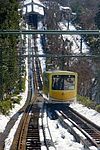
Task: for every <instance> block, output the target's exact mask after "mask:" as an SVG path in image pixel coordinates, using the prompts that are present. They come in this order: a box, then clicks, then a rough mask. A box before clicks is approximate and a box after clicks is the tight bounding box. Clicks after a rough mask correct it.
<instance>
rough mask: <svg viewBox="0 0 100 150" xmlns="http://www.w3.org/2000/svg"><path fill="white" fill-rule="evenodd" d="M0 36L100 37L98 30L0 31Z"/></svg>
mask: <svg viewBox="0 0 100 150" xmlns="http://www.w3.org/2000/svg"><path fill="white" fill-rule="evenodd" d="M0 34H1V35H3V34H4V35H5V34H53V35H58V34H67V35H87V34H88V35H100V30H63V31H62V30H0Z"/></svg>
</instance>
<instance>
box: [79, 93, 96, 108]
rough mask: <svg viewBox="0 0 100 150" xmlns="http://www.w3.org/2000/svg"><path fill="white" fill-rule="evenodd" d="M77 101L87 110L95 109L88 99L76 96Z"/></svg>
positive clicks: (93, 103)
mask: <svg viewBox="0 0 100 150" xmlns="http://www.w3.org/2000/svg"><path fill="white" fill-rule="evenodd" d="M77 100H78V101H79V102H80V103H82V104H83V105H85V106H87V107H88V108H93V109H94V108H95V102H93V101H92V100H90V99H89V98H88V97H85V96H80V95H78V97H77Z"/></svg>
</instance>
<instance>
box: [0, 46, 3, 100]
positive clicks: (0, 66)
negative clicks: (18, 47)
mask: <svg viewBox="0 0 100 150" xmlns="http://www.w3.org/2000/svg"><path fill="white" fill-rule="evenodd" d="M2 71H3V70H2V48H1V47H0V100H3V81H2V74H3V73H2Z"/></svg>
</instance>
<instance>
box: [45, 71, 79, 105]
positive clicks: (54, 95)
mask: <svg viewBox="0 0 100 150" xmlns="http://www.w3.org/2000/svg"><path fill="white" fill-rule="evenodd" d="M43 93H44V94H45V95H46V96H47V97H49V102H50V103H69V104H70V103H71V102H73V101H75V100H76V96H77V73H75V72H71V71H60V70H54V71H45V72H44V73H43Z"/></svg>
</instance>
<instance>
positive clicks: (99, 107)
mask: <svg viewBox="0 0 100 150" xmlns="http://www.w3.org/2000/svg"><path fill="white" fill-rule="evenodd" d="M95 109H96V111H98V112H99V113H100V104H99V105H97V106H96V108H95Z"/></svg>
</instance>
